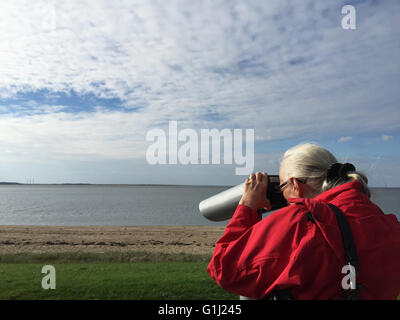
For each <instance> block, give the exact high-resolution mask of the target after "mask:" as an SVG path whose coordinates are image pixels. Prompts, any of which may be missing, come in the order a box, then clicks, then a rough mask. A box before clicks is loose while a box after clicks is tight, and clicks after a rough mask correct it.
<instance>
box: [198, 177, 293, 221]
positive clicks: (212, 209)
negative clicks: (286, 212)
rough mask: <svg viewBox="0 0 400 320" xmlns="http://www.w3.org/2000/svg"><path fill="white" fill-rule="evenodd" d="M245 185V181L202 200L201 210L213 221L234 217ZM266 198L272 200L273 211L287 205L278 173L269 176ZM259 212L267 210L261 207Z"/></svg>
mask: <svg viewBox="0 0 400 320" xmlns="http://www.w3.org/2000/svg"><path fill="white" fill-rule="evenodd" d="M243 187H244V183H242V184H239V185H237V186H234V187H232V188H229V189H227V190H225V191H222V192H220V193H218V194H216V195H214V196H212V197H210V198H207V199H205V200H203V201H201V202H200V204H199V210H200V212H201V213H202V214H203V216H204V217H205V218H206V219H208V220H211V221H224V220H228V219H230V218H232V216H233V214H234V213H235V210H236V207H237V206H238V204H239V201H240V198H241V197H242V195H243ZM266 198H267V199H268V200H269V201H270V202H271V211H273V210H277V209H280V208H283V207H286V206H287V201H286V199H285V198H284V197H283V194H282V191H281V189H280V188H279V176H278V175H271V176H268V187H267V194H266ZM258 212H259V213H262V212H265V210H264V209H262V208H260V209H258Z"/></svg>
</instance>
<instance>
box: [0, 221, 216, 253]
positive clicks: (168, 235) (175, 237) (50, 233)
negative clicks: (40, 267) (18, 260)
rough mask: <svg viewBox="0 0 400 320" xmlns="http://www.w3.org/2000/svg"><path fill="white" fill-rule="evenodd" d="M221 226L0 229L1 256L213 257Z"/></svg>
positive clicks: (8, 227)
mask: <svg viewBox="0 0 400 320" xmlns="http://www.w3.org/2000/svg"><path fill="white" fill-rule="evenodd" d="M223 232H224V227H209V226H128V227H122V226H120V227H119V226H84V227H54V226H0V254H2V253H23V252H30V253H43V252H107V251H151V252H165V253H190V254H212V252H213V249H214V245H215V243H216V242H217V240H218V239H219V238H220V237H221V236H222V234H223Z"/></svg>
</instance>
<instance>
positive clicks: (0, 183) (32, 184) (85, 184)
mask: <svg viewBox="0 0 400 320" xmlns="http://www.w3.org/2000/svg"><path fill="white" fill-rule="evenodd" d="M0 185H18V186H135V187H218V188H230V187H233V185H201V184H144V183H137V184H135V183H19V182H0Z"/></svg>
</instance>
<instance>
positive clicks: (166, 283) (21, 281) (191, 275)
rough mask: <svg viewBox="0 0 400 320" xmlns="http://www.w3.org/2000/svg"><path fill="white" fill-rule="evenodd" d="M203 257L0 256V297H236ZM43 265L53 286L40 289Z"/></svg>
mask: <svg viewBox="0 0 400 320" xmlns="http://www.w3.org/2000/svg"><path fill="white" fill-rule="evenodd" d="M209 258H210V257H208V256H197V255H187V254H179V255H178V254H156V253H148V252H128V253H114V252H108V253H104V254H100V253H53V254H9V255H0V299H155V300H157V299H178V300H179V299H237V296H235V295H233V294H230V293H228V292H226V291H225V290H222V289H221V288H219V287H218V286H217V285H216V284H215V283H214V281H213V280H212V279H211V278H210V277H209V275H208V274H207V272H206V268H207V263H208V261H209ZM44 265H53V266H54V267H55V269H56V289H55V290H51V289H49V290H44V289H43V288H42V286H41V282H42V278H43V277H44V276H45V274H42V273H41V270H42V267H43V266H44Z"/></svg>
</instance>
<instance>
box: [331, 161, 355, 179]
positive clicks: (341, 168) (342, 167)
mask: <svg viewBox="0 0 400 320" xmlns="http://www.w3.org/2000/svg"><path fill="white" fill-rule="evenodd" d="M352 171H356V167H354V165H352V164H351V163H345V164H343V163H339V162H336V163H334V164H332V165H331V166H330V167H329V169H328V171H327V174H326V180H327V181H332V180H337V179H341V180H346V179H347V173H348V172H352Z"/></svg>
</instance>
